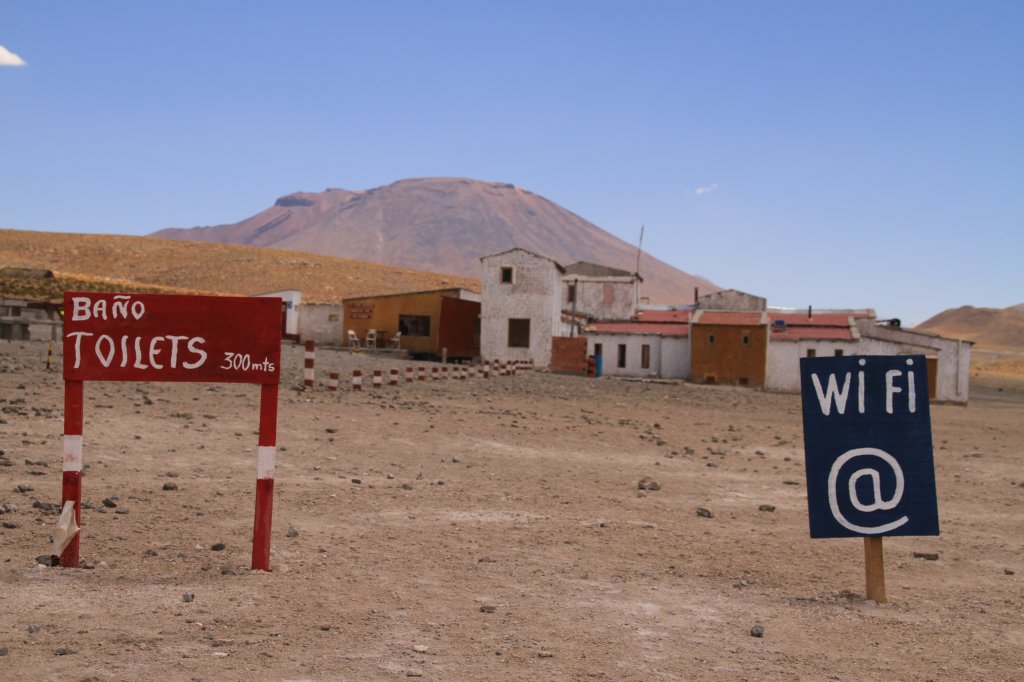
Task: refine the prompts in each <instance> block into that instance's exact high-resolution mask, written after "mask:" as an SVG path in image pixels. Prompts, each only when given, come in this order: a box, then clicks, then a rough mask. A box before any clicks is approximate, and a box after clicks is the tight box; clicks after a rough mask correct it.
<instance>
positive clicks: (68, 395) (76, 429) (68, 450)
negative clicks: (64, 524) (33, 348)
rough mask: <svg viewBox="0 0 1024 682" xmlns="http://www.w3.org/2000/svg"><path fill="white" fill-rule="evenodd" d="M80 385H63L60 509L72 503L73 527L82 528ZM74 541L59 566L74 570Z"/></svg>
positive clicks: (79, 534)
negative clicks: (73, 508)
mask: <svg viewBox="0 0 1024 682" xmlns="http://www.w3.org/2000/svg"><path fill="white" fill-rule="evenodd" d="M83 389H84V386H83V382H81V381H65V382H64V465H63V471H62V480H61V491H60V506H61V509H63V508H64V505H65V504H66V503H67V502H68V500H70V501H72V502H74V503H75V524H76V525H78V526H81V525H82V411H83V410H82V403H83V398H84V393H85V391H84V390H83ZM80 536H81V532H79V533H76V534H75V537H73V538H72V539H71V542H70V543H69V544H68V546H67V547H65V548H64V551H63V552H61V555H60V565H61V566H64V567H65V568H77V567H78V547H79V545H78V540H79V537H80Z"/></svg>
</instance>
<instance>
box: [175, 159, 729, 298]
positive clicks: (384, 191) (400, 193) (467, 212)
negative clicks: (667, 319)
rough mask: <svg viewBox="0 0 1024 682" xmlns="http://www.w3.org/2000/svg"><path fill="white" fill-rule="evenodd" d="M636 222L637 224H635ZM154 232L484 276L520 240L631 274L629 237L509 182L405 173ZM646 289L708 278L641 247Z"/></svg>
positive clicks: (679, 287)
mask: <svg viewBox="0 0 1024 682" xmlns="http://www.w3.org/2000/svg"><path fill="white" fill-rule="evenodd" d="M636 227H637V229H639V225H637V226H636ZM156 236H159V237H167V238H173V239H191V240H196V241H211V242H218V243H233V244H250V245H253V246H270V247H276V248H284V249H291V250H294V251H305V252H309V253H320V254H328V255H332V256H342V257H345V258H356V259H358V260H361V261H369V262H373V263H384V264H388V265H396V266H399V267H403V268H414V269H417V270H428V271H431V272H451V273H456V274H459V275H463V276H466V277H478V276H479V273H480V257H481V256H486V255H488V254H492V253H497V252H499V251H503V250H505V249H509V248H512V247H516V246H518V247H521V248H524V249H527V250H530V251H533V252H535V253H538V254H541V255H544V256H547V257H549V258H553V259H554V260H556V261H558V262H559V263H562V264H563V265H568V264H571V263H574V262H576V261H589V262H592V263H599V264H602V265H608V266H611V267H615V268H620V269H623V270H629V271H630V272H632V271H633V270H635V269H636V245H635V244H628V243H626V242H624V241H623V240H621V239H619V238H618V237H615V236H614V235H612V234H609V233H608V232H606V231H604V230H602V229H601V228H599V227H598V226H596V225H594V224H593V223H590V222H588V221H587V220H584V219H583V218H581V217H580V216H578V215H576V214H575V213H572V212H571V211H568V210H566V209H565V208H563V207H561V206H559V205H558V204H556V203H554V202H552V201H549V200H548V199H545V198H544V197H542V196H539V195H537V194H534V193H533V192H530V191H528V190H525V189H522V188H521V187H516V186H514V185H510V184H507V183H497V182H480V181H478V180H466V179H460V178H421V179H415V180H401V181H399V182H395V183H392V184H390V185H387V186H385V187H378V188H376V189H371V190H366V191H356V192H353V191H349V190H344V189H329V190H326V191H324V192H296V193H294V194H289V195H287V196H284V197H281V198H280V199H278V200H277V202H276V203H275V204H274V205H273V206H271V207H270V208H268V209H266V210H265V211H262V212H260V213H258V214H256V215H254V216H252V217H250V218H246V219H245V220H242V221H241V222H238V223H235V224H233V225H219V226H215V227H196V228H191V229H167V230H161V231H160V232H157V233H156ZM640 274H641V275H642V276H643V278H644V283H643V288H642V293H643V295H644V296H647V297H649V298H650V299H651V300H652V301H654V302H660V303H688V302H690V301H692V300H693V289H694V287H699V288H700V290H701V292H702V293H710V292H712V291H717V290H718V289H719V287H718V286H716V285H715V284H712V283H711V282H710V281H708V280H706V279H704V278H702V277H698V276H694V275H691V274H688V273H686V272H683V271H682V270H678V269H676V268H674V267H672V266H671V265H668V264H667V263H664V262H662V261H660V260H658V259H657V258H654V257H653V256H650V255H649V254H643V256H642V258H641V261H640Z"/></svg>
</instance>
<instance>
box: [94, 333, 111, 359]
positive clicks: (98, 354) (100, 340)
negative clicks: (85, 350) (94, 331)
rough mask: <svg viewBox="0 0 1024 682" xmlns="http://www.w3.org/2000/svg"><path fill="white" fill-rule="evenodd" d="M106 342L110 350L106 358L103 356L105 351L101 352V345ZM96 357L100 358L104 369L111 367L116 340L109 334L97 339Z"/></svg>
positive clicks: (101, 335)
mask: <svg viewBox="0 0 1024 682" xmlns="http://www.w3.org/2000/svg"><path fill="white" fill-rule="evenodd" d="M104 342H106V344H107V346H108V348H109V350H108V351H107V354H106V356H104V355H103V351H102V350H100V344H102V343H104ZM96 357H97V358H99V361H100V364H101V365H103V366H104V367H110V363H111V361H112V360H113V359H114V339H113V338H112V337H111V336H109V335H107V334H100V335H99V337H98V338H97V339H96Z"/></svg>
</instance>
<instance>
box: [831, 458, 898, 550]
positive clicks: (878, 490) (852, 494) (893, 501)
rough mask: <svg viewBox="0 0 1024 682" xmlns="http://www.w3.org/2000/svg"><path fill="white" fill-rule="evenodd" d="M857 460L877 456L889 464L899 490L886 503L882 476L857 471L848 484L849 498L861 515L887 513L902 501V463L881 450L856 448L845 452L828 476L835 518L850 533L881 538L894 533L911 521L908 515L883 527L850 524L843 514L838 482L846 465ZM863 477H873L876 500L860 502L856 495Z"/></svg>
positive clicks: (867, 470)
mask: <svg viewBox="0 0 1024 682" xmlns="http://www.w3.org/2000/svg"><path fill="white" fill-rule="evenodd" d="M854 457H877V458H878V459H881V460H882V461H883V462H885V463H886V464H888V465H889V467H890V468H891V469H892V473H893V475H894V476H895V477H896V490H895V491H893V495H892V497H891V498H890V499H888V500H886V499H884V498H883V497H882V485H881V476H880V475H879V473H878V470H877V469H868V468H864V469H858V470H857V471H855V472H853V474H851V475H850V479H849V482H848V485H847V493H848V495H849V498H848V499H849V500H850V504H852V505H853V507H854V508H855V509H856V510H857V511H861V512H874V511H879V510H882V511H887V510H889V509H894V508H895V507H896V505H898V504H899V503H900V500H901V499H903V486H904V481H903V469H902V468H900V464H899V462H897V461H896V458H895V457H893V456H892V455H890V454H889V453H888V452H885V451H884V450H879V449H878V448H855V449H853V450H849V451H847V452H845V453H844V454H843V455H842V456H840V457H839V458H838V459H836V461H835V462H834V463H833V464H832V470H831V471H829V474H828V506H829V508H830V509H831V510H832V516H834V517H835V519H836V521H838V522H839V524H840V525H841V526H842V527H843V528H846V529H848V530H852V531H853V532H855V533H863V534H865V535H878V534H880V533H887V532H889V531H891V530H894V529H896V528H899V527H900V526H902V525H903V524H905V523H906V522H907V521H909V520H910V519H909V518H908V517H907V516H902V517H900V518H898V519H896V520H895V521H892V522H890V523H886V524H883V525H881V526H873V527H872V526H858V525H857V524H855V523H851V522H850V521H849V520H848V519H847V518H846V517H845V516H843V512H842V511H840V509H839V494H838V490H837V483H838V479H839V472H840V469H842V468H843V465H844V464H846V463H847V462H849V461H850V460H851V459H853V458H854ZM864 476H868V477H870V478H871V482H872V484H873V485H872V493H873V495H874V501H872V502H870V503H868V504H864V503H863V502H861V500H860V497H859V496H858V495H857V481H859V480H860V479H861V478H863V477H864Z"/></svg>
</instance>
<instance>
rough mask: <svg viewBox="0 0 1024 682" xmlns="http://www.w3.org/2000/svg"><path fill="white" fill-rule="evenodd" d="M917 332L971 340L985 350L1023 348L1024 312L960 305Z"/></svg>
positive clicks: (1013, 308)
mask: <svg viewBox="0 0 1024 682" xmlns="http://www.w3.org/2000/svg"><path fill="white" fill-rule="evenodd" d="M916 329H920V330H922V331H927V332H932V333H934V334H941V335H943V336H949V337H952V338H958V339H966V340H968V341H974V342H975V343H977V344H978V345H980V346H983V347H988V348H1024V309H1022V307H1021V306H1020V305H1016V306H1011V307H1009V308H975V307H974V306H969V305H965V306H961V307H959V308H950V309H949V310H944V311H942V312H941V313H939V314H938V315H935V316H934V317H932V318H929V319H928V320H925V321H924V322H922V323H921V324H919V325H918V326H917V327H916Z"/></svg>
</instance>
